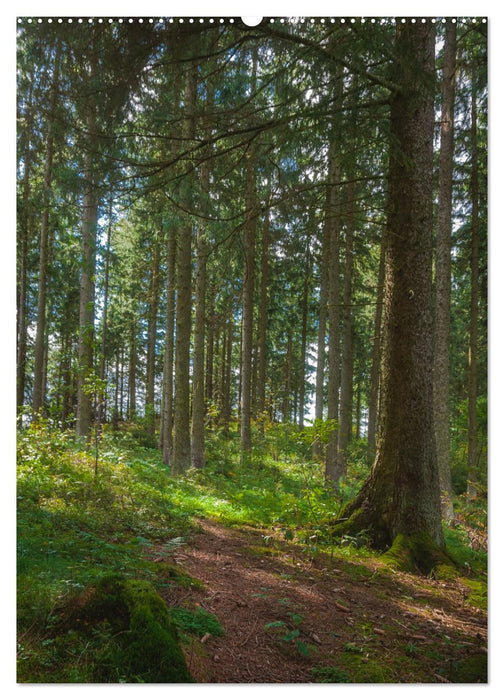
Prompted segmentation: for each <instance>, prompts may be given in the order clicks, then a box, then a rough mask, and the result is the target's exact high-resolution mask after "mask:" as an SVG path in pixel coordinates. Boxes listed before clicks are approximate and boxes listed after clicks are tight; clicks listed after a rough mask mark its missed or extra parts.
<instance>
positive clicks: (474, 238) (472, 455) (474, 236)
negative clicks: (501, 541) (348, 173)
mask: <svg viewBox="0 0 504 700" xmlns="http://www.w3.org/2000/svg"><path fill="white" fill-rule="evenodd" d="M476 100H477V91H476V84H475V79H473V86H472V98H471V203H472V212H471V308H470V318H469V358H468V360H469V368H468V436H467V495H468V496H469V497H470V498H474V497H475V496H476V495H477V489H476V484H477V480H478V479H477V468H478V428H477V399H478V284H479V269H478V263H479V230H478V228H479V187H478V120H477V104H476Z"/></svg>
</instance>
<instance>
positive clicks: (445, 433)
mask: <svg viewBox="0 0 504 700" xmlns="http://www.w3.org/2000/svg"><path fill="white" fill-rule="evenodd" d="M456 35H457V29H456V25H454V24H452V23H451V22H449V23H447V25H446V33H445V46H444V63H443V82H442V94H441V99H442V122H441V147H440V155H439V211H438V226H437V240H436V305H435V322H434V429H435V435H436V453H437V460H438V467H439V479H440V485H441V498H442V512H443V517H444V518H445V519H446V520H452V519H453V500H452V482H451V471H450V291H451V213H452V178H453V112H454V102H455V56H456Z"/></svg>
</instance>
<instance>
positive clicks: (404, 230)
mask: <svg viewBox="0 0 504 700" xmlns="http://www.w3.org/2000/svg"><path fill="white" fill-rule="evenodd" d="M434 38H435V32H434V27H433V26H432V25H431V23H430V22H427V23H420V22H417V23H415V24H410V25H407V26H404V27H403V26H400V27H398V31H397V43H396V50H397V56H398V61H397V74H396V81H397V83H398V86H399V89H398V91H397V92H396V93H395V94H394V95H393V96H392V102H391V140H390V166H389V206H390V211H389V216H388V227H387V231H386V241H385V242H386V249H385V255H386V257H385V260H386V263H385V269H386V275H385V326H384V346H383V361H382V381H383V389H382V401H381V417H380V434H379V436H378V445H377V454H376V458H375V462H374V465H373V469H372V472H371V475H370V477H369V478H368V480H367V481H366V482H365V484H364V486H363V487H362V489H361V491H360V493H359V494H358V495H357V497H356V499H355V500H354V501H352V502H350V503H349V504H348V506H347V507H346V508H345V509H344V511H343V513H342V519H341V522H340V524H339V525H338V526H337V528H336V529H337V530H339V531H344V530H346V531H356V530H357V531H359V530H362V529H363V528H365V529H367V530H368V531H369V533H370V535H371V537H372V539H373V541H374V544H375V545H378V546H382V547H387V546H390V545H391V544H392V543H393V542H394V540H396V538H399V539H400V541H401V542H404V541H407V542H408V543H410V544H412V543H413V544H412V552H411V553H412V557H413V559H414V560H416V563H417V564H418V565H419V566H420V567H421V568H425V567H426V566H428V563H427V560H429V562H430V558H429V557H428V556H425V557H424V560H423V561H420V558H421V556H422V557H423V554H422V555H421V554H420V549H422V551H424V550H426V549H428V550H429V551H430V550H433V551H434V550H436V548H441V547H442V546H443V534H442V528H441V503H440V490H439V475H438V468H437V461H436V453H435V444H434V427H433V417H432V368H433V349H432V339H433V323H432V279H431V275H432V221H433V217H432V170H433V129H434V104H433V99H434V92H433V76H434ZM415 543H416V544H415ZM419 543H423V544H424V545H425V546H422V547H419V546H417V545H419Z"/></svg>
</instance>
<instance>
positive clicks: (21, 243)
mask: <svg viewBox="0 0 504 700" xmlns="http://www.w3.org/2000/svg"><path fill="white" fill-rule="evenodd" d="M31 100H32V88H30V90H29V92H28V100H27V102H28V104H29V105H30V109H29V110H27V113H26V123H27V128H26V130H25V132H24V133H23V137H22V138H23V150H24V157H23V164H24V173H23V188H22V191H23V197H22V202H23V204H22V207H20V210H19V211H18V217H17V219H18V236H17V242H18V296H17V375H16V405H17V407H18V409H19V408H20V407H21V406H23V405H24V402H25V384H26V350H27V336H28V318H27V304H26V300H27V291H28V249H29V241H30V238H31V227H32V218H33V217H32V211H31V210H32V207H31V202H30V200H31V173H32V157H31V152H30V138H29V133H30V130H31V127H32V118H31Z"/></svg>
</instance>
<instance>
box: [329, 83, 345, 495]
mask: <svg viewBox="0 0 504 700" xmlns="http://www.w3.org/2000/svg"><path fill="white" fill-rule="evenodd" d="M338 82H341V80H339V81H338ZM340 179H341V168H340V163H339V158H338V153H337V145H336V141H335V140H334V139H332V140H331V144H330V146H329V184H328V193H327V197H328V201H327V205H326V226H328V227H329V251H328V265H329V272H328V290H327V302H328V313H327V320H328V325H329V352H328V380H327V418H328V419H329V420H333V421H337V420H338V418H339V381H340V357H339V350H340V328H339V322H340V312H339V311H340V310H339V306H340V280H339V274H340V272H339V269H340V264H339V254H340V201H339V189H340V188H339V184H338V183H339V182H340ZM337 460H338V429H337V428H334V429H333V430H332V431H331V435H330V439H329V442H328V444H327V451H326V462H325V476H326V479H328V480H329V481H331V482H333V484H334V485H335V486H337Z"/></svg>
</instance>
